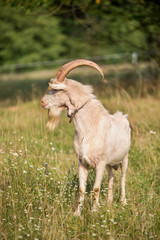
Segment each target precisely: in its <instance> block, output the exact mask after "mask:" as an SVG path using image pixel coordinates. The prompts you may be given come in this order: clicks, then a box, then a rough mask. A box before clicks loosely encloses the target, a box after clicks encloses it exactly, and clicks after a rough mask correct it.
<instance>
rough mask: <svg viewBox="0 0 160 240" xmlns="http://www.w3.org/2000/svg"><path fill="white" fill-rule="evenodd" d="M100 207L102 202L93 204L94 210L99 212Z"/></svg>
mask: <svg viewBox="0 0 160 240" xmlns="http://www.w3.org/2000/svg"><path fill="white" fill-rule="evenodd" d="M99 208H100V204H96V205H93V207H92V212H97V211H98V210H99Z"/></svg>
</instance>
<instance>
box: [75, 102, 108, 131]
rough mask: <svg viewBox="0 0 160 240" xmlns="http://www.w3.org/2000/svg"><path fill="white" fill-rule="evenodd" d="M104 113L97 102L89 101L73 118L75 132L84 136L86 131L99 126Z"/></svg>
mask: <svg viewBox="0 0 160 240" xmlns="http://www.w3.org/2000/svg"><path fill="white" fill-rule="evenodd" d="M104 111H105V109H104V107H103V106H102V105H101V103H100V102H99V101H98V100H96V99H91V100H89V101H88V102H87V103H86V104H84V106H83V107H82V108H81V109H80V110H79V111H78V112H77V113H76V114H75V116H74V118H73V120H74V125H75V130H76V132H81V133H82V134H84V133H85V134H86V133H87V131H92V129H94V128H96V127H97V126H98V125H99V121H100V119H101V116H102V112H103V113H104ZM106 112H107V111H106Z"/></svg>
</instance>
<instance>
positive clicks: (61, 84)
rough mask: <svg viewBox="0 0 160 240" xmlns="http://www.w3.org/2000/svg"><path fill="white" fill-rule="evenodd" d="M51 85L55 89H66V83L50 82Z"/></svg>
mask: <svg viewBox="0 0 160 240" xmlns="http://www.w3.org/2000/svg"><path fill="white" fill-rule="evenodd" d="M49 86H50V87H51V88H53V89H54V90H65V89H66V85H65V84H64V83H49Z"/></svg>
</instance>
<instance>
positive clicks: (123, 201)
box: [121, 198, 127, 206]
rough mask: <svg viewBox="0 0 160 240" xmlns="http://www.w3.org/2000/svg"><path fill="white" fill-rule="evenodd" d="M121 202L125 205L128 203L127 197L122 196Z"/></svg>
mask: <svg viewBox="0 0 160 240" xmlns="http://www.w3.org/2000/svg"><path fill="white" fill-rule="evenodd" d="M121 204H122V205H123V206H125V205H127V201H126V198H121Z"/></svg>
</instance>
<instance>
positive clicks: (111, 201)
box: [107, 198, 113, 206]
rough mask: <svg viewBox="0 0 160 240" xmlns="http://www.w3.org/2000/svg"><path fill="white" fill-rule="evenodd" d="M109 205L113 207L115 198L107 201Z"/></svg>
mask: <svg viewBox="0 0 160 240" xmlns="http://www.w3.org/2000/svg"><path fill="white" fill-rule="evenodd" d="M107 203H108V205H109V206H110V205H112V203H113V198H109V199H108V200H107Z"/></svg>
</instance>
